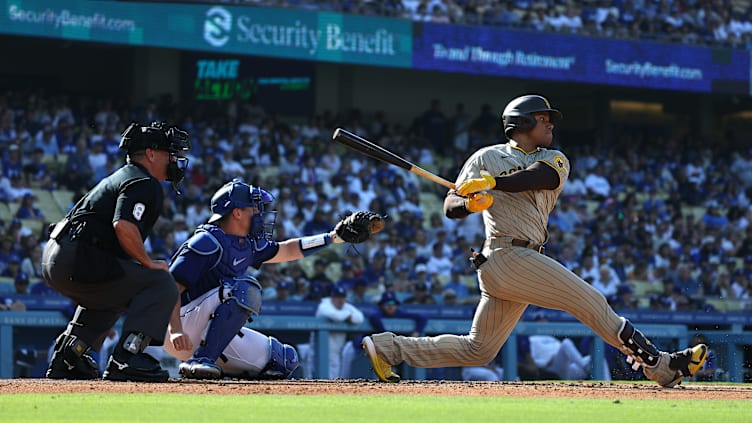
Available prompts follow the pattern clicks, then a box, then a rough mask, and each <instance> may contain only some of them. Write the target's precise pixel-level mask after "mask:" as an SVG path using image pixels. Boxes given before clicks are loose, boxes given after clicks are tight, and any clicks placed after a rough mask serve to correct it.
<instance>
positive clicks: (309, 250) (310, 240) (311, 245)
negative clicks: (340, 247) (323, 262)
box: [298, 234, 332, 257]
mask: <svg viewBox="0 0 752 423" xmlns="http://www.w3.org/2000/svg"><path fill="white" fill-rule="evenodd" d="M331 243H332V237H331V236H330V235H329V234H319V235H311V236H304V237H301V238H298V245H299V246H300V252H301V253H303V256H304V257H308V256H310V255H311V254H316V253H317V252H318V251H319V250H320V249H322V248H324V247H326V246H327V245H329V244H331Z"/></svg>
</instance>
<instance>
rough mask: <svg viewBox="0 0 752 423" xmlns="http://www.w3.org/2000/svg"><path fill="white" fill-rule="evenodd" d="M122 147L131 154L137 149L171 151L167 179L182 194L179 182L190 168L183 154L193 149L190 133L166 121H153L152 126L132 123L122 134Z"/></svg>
mask: <svg viewBox="0 0 752 423" xmlns="http://www.w3.org/2000/svg"><path fill="white" fill-rule="evenodd" d="M120 148H121V149H123V150H127V151H128V153H129V154H132V153H134V152H136V151H142V150H146V149H147V148H151V149H152V150H162V151H167V152H169V153H170V162H169V164H168V165H167V180H168V181H170V182H172V188H173V189H174V190H175V192H177V193H178V194H180V190H179V189H178V184H179V183H180V181H182V180H183V178H184V177H185V171H186V169H188V158H187V157H183V156H182V154H185V152H187V151H189V150H190V149H191V141H190V139H188V133H187V132H185V131H183V130H181V129H179V128H178V127H177V126H168V125H167V124H166V123H164V122H152V123H151V125H150V126H143V125H141V124H138V123H131V124H130V125H129V126H128V127H127V128H125V131H123V133H122V134H121V138H120Z"/></svg>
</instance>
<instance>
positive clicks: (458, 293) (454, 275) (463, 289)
mask: <svg viewBox="0 0 752 423" xmlns="http://www.w3.org/2000/svg"><path fill="white" fill-rule="evenodd" d="M450 275H451V277H450V278H449V280H448V281H447V283H445V284H444V287H443V289H444V293H445V294H446V292H447V291H450V290H451V291H452V294H454V297H455V301H457V302H458V303H462V302H463V301H465V299H467V298H468V296H469V295H470V292H469V289H468V287H467V285H465V283H464V282H462V280H461V278H460V276H461V273H460V272H458V271H457V270H456V269H453V270H452V272H451V273H450ZM445 298H446V297H445Z"/></svg>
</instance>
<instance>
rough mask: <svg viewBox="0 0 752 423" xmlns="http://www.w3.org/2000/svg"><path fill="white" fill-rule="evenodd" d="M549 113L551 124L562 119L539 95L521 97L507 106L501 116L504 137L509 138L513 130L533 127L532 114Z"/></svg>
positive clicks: (546, 100) (533, 117) (545, 99)
mask: <svg viewBox="0 0 752 423" xmlns="http://www.w3.org/2000/svg"><path fill="white" fill-rule="evenodd" d="M539 112H549V114H550V119H551V121H552V122H556V121H559V120H561V119H562V117H563V116H562V114H561V112H560V111H558V110H557V109H554V108H552V107H551V103H549V101H548V99H547V98H546V97H543V96H541V95H535V94H532V95H523V96H521V97H517V98H515V99H514V100H512V101H510V102H509V104H507V107H505V108H504V112H503V113H502V114H501V124H502V125H503V126H504V135H506V136H507V138H511V136H512V132H513V131H514V130H515V129H519V130H522V131H526V130H528V129H532V128H534V127H535V116H533V113H539Z"/></svg>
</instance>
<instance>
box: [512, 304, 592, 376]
mask: <svg viewBox="0 0 752 423" xmlns="http://www.w3.org/2000/svg"><path fill="white" fill-rule="evenodd" d="M533 319H534V321H536V322H547V321H548V319H547V318H546V315H545V312H544V311H543V310H537V311H536V312H534V313H533ZM518 344H519V345H518V348H519V350H521V351H522V352H524V353H523V354H522V355H518V357H523V363H524V367H525V372H524V373H527V374H526V377H528V379H530V380H534V379H535V377H536V376H537V377H540V378H551V377H550V376H552V375H554V376H555V377H553V379H563V380H580V379H584V378H586V377H587V376H588V374H589V373H590V356H589V355H585V356H583V355H582V353H580V351H579V350H578V349H577V346H576V345H575V343H574V342H573V341H572V340H571V339H570V338H563V339H559V338H556V337H554V336H550V335H530V336H520V337H518ZM533 366H534V367H533ZM520 378H521V379H523V372H521V373H520ZM523 380H526V379H523Z"/></svg>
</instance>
